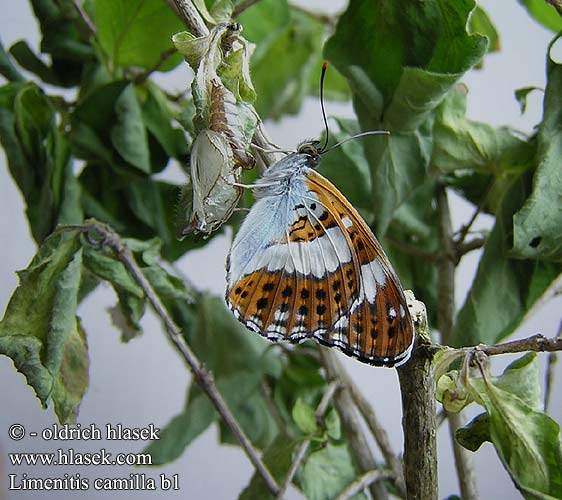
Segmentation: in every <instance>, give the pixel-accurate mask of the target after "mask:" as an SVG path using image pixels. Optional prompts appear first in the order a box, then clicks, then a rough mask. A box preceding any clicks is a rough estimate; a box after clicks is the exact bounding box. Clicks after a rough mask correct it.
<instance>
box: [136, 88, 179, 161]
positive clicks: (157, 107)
mask: <svg viewBox="0 0 562 500" xmlns="http://www.w3.org/2000/svg"><path fill="white" fill-rule="evenodd" d="M147 87H148V93H147V96H146V99H145V101H144V103H143V104H142V117H143V121H144V123H145V125H146V128H147V130H148V131H149V132H150V133H151V134H152V135H154V137H155V138H156V140H157V141H158V142H159V143H160V144H161V146H162V148H163V149H164V151H165V152H166V154H167V155H168V156H171V157H172V158H176V159H178V160H185V158H186V156H187V154H188V147H187V140H186V137H185V134H184V133H183V132H182V131H181V130H180V129H177V128H174V127H173V126H172V122H173V119H174V116H173V113H172V111H171V110H170V107H169V104H168V101H167V99H166V97H165V95H164V93H163V92H162V90H160V89H159V88H158V87H157V86H156V85H154V84H152V83H149V84H148V85H147Z"/></svg>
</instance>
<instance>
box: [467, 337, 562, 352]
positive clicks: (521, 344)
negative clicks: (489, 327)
mask: <svg viewBox="0 0 562 500" xmlns="http://www.w3.org/2000/svg"><path fill="white" fill-rule="evenodd" d="M462 350H463V351H467V352H468V351H473V350H478V351H481V352H483V353H484V354H486V355H487V356H497V355H498V354H514V353H517V352H528V351H534V352H554V351H562V338H559V337H556V338H554V339H547V338H546V337H545V336H544V335H542V334H540V333H538V334H537V335H533V336H532V337H528V338H525V339H520V340H512V341H510V342H504V343H503V344H496V345H484V344H480V345H477V346H476V347H463V348H462Z"/></svg>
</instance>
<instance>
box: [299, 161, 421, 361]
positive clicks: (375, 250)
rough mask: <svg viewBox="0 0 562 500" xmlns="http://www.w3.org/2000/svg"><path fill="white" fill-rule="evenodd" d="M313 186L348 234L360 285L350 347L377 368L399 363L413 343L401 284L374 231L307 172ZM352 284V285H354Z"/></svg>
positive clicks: (349, 328) (329, 187)
mask: <svg viewBox="0 0 562 500" xmlns="http://www.w3.org/2000/svg"><path fill="white" fill-rule="evenodd" d="M308 177H309V179H308V183H309V188H310V190H311V191H316V192H317V195H318V197H319V199H320V201H321V203H322V204H323V205H324V206H325V207H326V210H327V211H328V212H330V213H331V215H332V216H333V217H334V218H335V219H336V220H337V221H338V225H339V227H340V228H342V229H343V230H344V231H346V232H347V234H348V237H349V239H348V241H349V243H350V246H351V248H352V253H353V254H354V256H355V258H354V266H353V271H354V272H353V274H351V273H349V274H350V276H349V281H353V282H355V281H358V282H359V283H360V292H359V298H358V300H357V301H355V303H354V304H352V306H351V308H350V313H349V316H348V320H349V321H348V325H347V339H346V340H347V343H348V345H347V346H342V348H343V349H344V350H345V349H349V350H351V351H352V354H353V355H355V356H357V357H360V358H361V357H365V358H367V362H371V363H373V364H389V365H395V364H400V361H402V360H405V359H407V357H408V356H409V352H410V349H411V346H412V342H413V328H412V320H411V317H410V314H409V311H408V307H407V304H406V299H405V297H404V293H403V291H402V286H401V285H400V282H399V280H398V277H397V276H396V273H395V272H394V270H393V269H392V266H391V264H390V262H389V260H388V258H387V257H386V255H385V253H384V251H383V249H382V247H381V246H380V244H379V243H378V241H377V240H376V238H375V236H374V235H373V233H372V231H371V229H370V228H369V226H368V225H367V224H366V222H365V221H364V220H363V218H362V217H361V216H360V215H359V214H358V213H357V211H356V210H355V209H354V208H353V206H352V205H351V204H350V203H349V202H348V201H347V199H346V198H345V197H344V196H343V195H342V194H341V193H340V192H339V191H338V189H337V188H336V187H335V186H334V185H333V184H331V183H330V182H329V181H328V180H327V179H326V178H324V177H323V176H321V175H320V174H318V173H317V172H315V171H310V172H309V176H308ZM349 281H348V283H347V284H348V285H349V284H351V283H349Z"/></svg>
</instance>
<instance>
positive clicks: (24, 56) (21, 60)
mask: <svg viewBox="0 0 562 500" xmlns="http://www.w3.org/2000/svg"><path fill="white" fill-rule="evenodd" d="M10 54H11V55H12V57H13V58H14V59H15V60H16V61H17V62H18V64H19V65H20V66H21V67H22V68H23V69H26V70H27V71H30V72H31V73H33V74H35V75H37V76H38V77H39V78H41V80H43V81H44V82H45V83H50V84H52V85H60V83H61V82H59V79H58V77H57V75H56V74H54V73H53V70H52V68H50V67H49V66H47V65H46V64H45V63H44V62H43V61H42V60H41V59H39V57H37V56H36V55H35V53H34V52H33V51H32V50H31V48H30V47H29V45H28V44H27V42H26V41H25V40H19V41H18V42H16V43H15V44H14V45H12V46H11V47H10Z"/></svg>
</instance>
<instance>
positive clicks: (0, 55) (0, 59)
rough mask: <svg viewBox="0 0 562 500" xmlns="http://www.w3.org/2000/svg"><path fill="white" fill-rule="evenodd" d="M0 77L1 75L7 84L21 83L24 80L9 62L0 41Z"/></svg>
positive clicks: (8, 57)
mask: <svg viewBox="0 0 562 500" xmlns="http://www.w3.org/2000/svg"><path fill="white" fill-rule="evenodd" d="M0 75H2V76H3V77H4V78H6V80H8V81H9V82H23V81H24V80H25V78H24V77H23V75H22V74H21V73H20V72H19V71H18V70H17V69H16V68H15V66H14V65H13V64H12V61H11V60H10V56H9V55H8V54H7V53H6V51H5V50H4V45H3V44H2V41H1V40H0Z"/></svg>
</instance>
